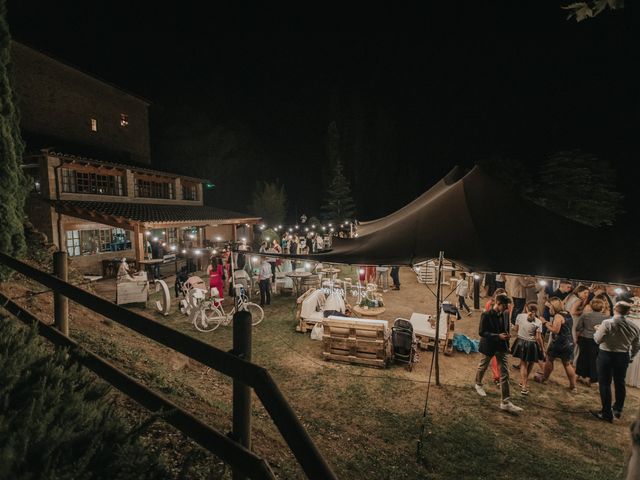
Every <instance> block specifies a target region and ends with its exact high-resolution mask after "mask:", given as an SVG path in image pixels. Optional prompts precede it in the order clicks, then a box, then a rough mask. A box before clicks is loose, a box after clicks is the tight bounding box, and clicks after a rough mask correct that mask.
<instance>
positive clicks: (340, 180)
mask: <svg viewBox="0 0 640 480" xmlns="http://www.w3.org/2000/svg"><path fill="white" fill-rule="evenodd" d="M321 210H322V212H323V217H324V219H325V220H327V221H332V222H334V223H341V222H343V221H345V220H352V219H353V217H354V215H355V214H356V209H355V204H354V202H353V197H352V196H351V189H350V188H349V181H348V180H347V178H346V177H345V176H344V174H343V173H342V162H340V161H338V162H337V163H336V165H335V167H334V170H333V180H332V181H331V184H330V185H329V188H328V189H327V192H326V194H325V202H324V204H323V205H322V207H321Z"/></svg>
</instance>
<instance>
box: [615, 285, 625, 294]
mask: <svg viewBox="0 0 640 480" xmlns="http://www.w3.org/2000/svg"><path fill="white" fill-rule="evenodd" d="M615 292H616V295H620V294H621V293H622V292H624V290H622V289H621V288H620V287H618V288H616V289H615Z"/></svg>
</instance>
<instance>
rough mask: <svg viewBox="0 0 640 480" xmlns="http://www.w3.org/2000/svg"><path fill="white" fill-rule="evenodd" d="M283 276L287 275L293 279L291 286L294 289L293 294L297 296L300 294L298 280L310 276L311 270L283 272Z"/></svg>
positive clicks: (300, 280)
mask: <svg viewBox="0 0 640 480" xmlns="http://www.w3.org/2000/svg"><path fill="white" fill-rule="evenodd" d="M284 275H285V277H289V278H290V279H291V280H293V287H294V289H295V296H296V298H298V297H299V296H300V282H302V279H303V278H304V277H310V276H311V272H287V273H285V274H284Z"/></svg>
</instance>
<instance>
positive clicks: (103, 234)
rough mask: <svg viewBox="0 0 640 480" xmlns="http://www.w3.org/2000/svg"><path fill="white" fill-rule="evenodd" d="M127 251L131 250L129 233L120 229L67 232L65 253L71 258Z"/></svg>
mask: <svg viewBox="0 0 640 480" xmlns="http://www.w3.org/2000/svg"><path fill="white" fill-rule="evenodd" d="M129 249H131V239H130V237H129V232H128V231H127V230H123V229H122V228H101V229H99V230H70V231H68V232H67V253H68V254H69V256H71V257H75V256H78V255H94V254H96V253H100V252H117V251H121V250H129Z"/></svg>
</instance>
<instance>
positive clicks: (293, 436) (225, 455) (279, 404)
mask: <svg viewBox="0 0 640 480" xmlns="http://www.w3.org/2000/svg"><path fill="white" fill-rule="evenodd" d="M0 263H3V264H5V265H6V266H8V267H10V268H12V269H14V270H15V271H17V272H19V273H21V274H23V275H25V276H27V277H29V278H31V279H33V280H35V281H37V282H39V283H41V284H43V285H45V286H47V287H49V288H50V289H52V290H53V291H54V292H55V293H58V294H62V295H64V296H65V297H67V298H69V299H70V300H73V301H74V302H76V303H78V304H80V305H83V306H84V307H87V308H89V309H90V310H92V311H94V312H96V313H99V314H100V315H103V316H105V317H107V318H109V319H110V320H113V321H114V322H117V323H119V324H121V325H123V326H125V327H127V328H130V329H131V330H134V331H136V332H138V333H140V334H142V335H144V336H145V337H148V338H150V339H152V340H155V341H156V342H158V343H160V344H162V345H165V346H167V347H169V348H172V349H174V350H176V351H178V352H180V353H182V354H184V355H186V356H188V357H190V358H192V359H194V360H196V361H198V362H200V363H202V364H204V365H206V366H208V367H210V368H212V369H214V370H216V371H218V372H220V373H223V374H225V375H227V376H229V377H232V378H234V379H236V380H238V381H240V382H242V383H244V384H245V385H247V386H249V387H251V388H253V390H254V391H255V393H256V395H257V396H258V398H259V399H260V401H261V402H262V404H263V406H264V407H265V409H266V410H267V412H268V413H269V415H270V416H271V418H272V420H273V422H274V424H275V425H276V427H277V428H278V430H279V431H280V433H281V435H282V437H283V438H284V440H285V442H286V443H287V445H288V446H289V448H290V449H291V451H292V453H293V454H294V456H295V457H296V459H297V461H298V463H299V464H300V466H301V467H302V469H303V470H304V472H305V474H306V475H307V477H308V478H311V479H323V480H324V479H334V478H337V477H336V476H335V474H334V473H333V471H332V470H331V467H330V466H329V465H328V464H327V462H326V461H325V459H324V458H323V456H322V454H321V453H320V451H319V450H318V448H317V447H316V445H315V443H314V442H313V440H312V439H311V437H310V436H309V434H308V433H307V431H306V430H305V428H304V427H303V426H302V423H301V422H300V420H299V419H298V417H297V416H296V414H295V412H294V411H293V410H292V409H291V406H290V405H289V404H288V402H287V400H286V399H285V397H284V395H283V394H282V392H281V391H280V389H279V388H278V386H277V384H276V383H275V381H274V380H273V378H272V377H271V375H270V374H269V372H268V371H267V370H266V369H264V368H263V367H260V366H258V365H255V364H253V363H250V362H247V361H245V360H243V359H241V358H239V357H237V356H235V355H232V354H231V353H227V352H224V351H222V350H219V349H217V348H215V347H213V346H211V345H209V344H207V343H205V342H202V341H200V340H198V339H196V338H193V337H190V336H188V335H186V334H184V333H182V332H179V331H177V330H174V329H172V328H169V327H167V326H166V325H163V324H161V323H159V322H156V321H155V320H152V319H150V318H147V317H143V316H142V315H139V314H137V313H135V312H132V311H130V310H127V309H125V308H122V307H120V306H118V305H115V304H113V303H111V302H109V301H108V300H105V299H103V298H100V297H97V296H95V295H93V294H91V293H89V292H87V291H86V290H82V289H81V288H78V287H76V286H74V285H71V284H69V283H67V282H64V281H62V280H60V279H58V278H56V277H54V276H52V275H50V274H48V273H46V272H43V271H41V270H38V269H36V268H34V267H32V266H30V265H28V264H26V263H24V262H21V261H19V260H16V259H15V258H12V257H9V256H7V255H5V254H3V253H0ZM2 298H4V300H3V304H4V303H6V302H7V301H8V300H9V299H8V298H6V297H5V296H2ZM12 303H13V302H10V303H6V304H7V306H9V305H11V304H12ZM13 305H14V306H13V307H12V308H14V310H15V311H18V310H17V309H16V307H17V305H16V304H13ZM21 310H23V309H21ZM23 311H24V310H23ZM22 315H24V313H22ZM34 318H35V317H34ZM49 330H54V331H55V329H53V328H49ZM55 333H57V334H59V332H57V331H55ZM49 335H50V336H51V337H54V336H55V335H54V334H53V333H51V332H49ZM60 335H61V334H60ZM62 336H63V337H64V335H62ZM65 339H66V341H68V342H72V340H70V339H68V338H66V337H65ZM72 344H73V345H72ZM67 345H68V346H73V347H74V348H75V347H78V346H77V344H75V342H72V343H68V344H67ZM88 358H94V359H95V358H99V357H97V356H95V355H93V356H92V357H88ZM96 363H100V368H103V369H104V371H103V372H102V373H104V372H106V370H108V367H106V366H105V365H104V364H107V362H105V361H104V360H102V359H100V362H96ZM107 365H108V364H107ZM109 366H110V365H109ZM110 367H111V368H112V369H115V367H113V366H110ZM115 370H117V369H115ZM94 371H95V370H94ZM96 373H98V374H100V372H96ZM120 373H121V374H123V373H122V372H120ZM123 375H126V374H123ZM101 376H102V375H101ZM116 376H117V377H118V380H119V381H121V384H120V385H116V384H115V383H114V386H115V387H116V388H118V389H120V390H121V391H123V392H124V393H125V394H127V395H129V394H130V393H129V392H133V390H135V389H139V388H140V386H142V385H141V384H139V383H138V382H135V380H133V379H132V378H130V377H129V378H128V380H126V379H124V378H123V377H121V375H116ZM103 378H105V380H106V381H109V375H108V374H107V375H106V376H104V377H103ZM111 378H112V379H113V380H115V377H113V376H112V377H111ZM131 382H134V383H131ZM121 387H122V388H121ZM142 387H143V388H146V387H144V386H142ZM127 390H129V392H128V391H127ZM146 390H147V391H146V392H143V393H142V394H141V395H139V396H138V397H139V398H138V399H136V400H138V401H140V398H141V397H142V396H143V395H149V392H150V393H151V394H153V395H155V397H153V401H157V402H161V403H163V402H164V403H163V405H165V404H166V405H168V403H171V402H169V401H168V400H166V399H162V401H161V400H159V398H160V396H159V395H157V394H155V393H153V392H151V391H150V390H149V389H146ZM130 396H132V398H134V397H133V395H130ZM149 398H150V399H151V398H152V397H151V396H150V397H149ZM150 402H151V400H150ZM167 402H168V403H167ZM140 403H143V402H142V401H141V402H140ZM143 404H144V403H143ZM171 408H177V407H176V406H175V405H173V404H171ZM184 414H186V415H189V414H188V413H187V412H183V413H181V415H182V418H186V416H185V415H184ZM193 420H195V421H197V422H199V421H198V420H197V419H195V417H193ZM187 422H188V421H187ZM170 423H171V422H170ZM176 423H178V422H176ZM200 423H202V422H200ZM194 425H195V424H193V422H192V423H191V427H186V428H185V425H182V428H181V426H180V425H176V427H177V428H179V429H180V430H182V431H183V432H184V433H185V434H187V435H188V436H190V437H191V438H193V439H194V440H195V441H196V442H198V443H200V444H201V445H203V446H205V448H207V449H208V450H210V451H212V452H213V453H215V454H216V455H218V456H219V457H220V458H221V459H222V460H224V461H225V462H228V463H229V464H231V465H232V466H237V467H238V468H239V469H240V470H241V471H243V473H245V474H247V475H249V476H252V478H271V477H272V475H273V474H272V473H271V474H270V475H269V474H268V473H264V470H261V472H262V473H260V472H258V469H261V468H262V467H259V465H257V464H256V459H254V458H252V457H249V456H247V453H248V454H251V455H254V454H252V453H251V452H250V451H249V450H247V449H245V448H244V447H242V446H241V445H239V444H238V443H236V442H233V441H231V443H232V444H233V447H231V446H230V445H229V443H228V442H223V441H222V440H221V439H220V437H219V435H222V434H221V433H220V432H218V431H214V429H212V428H211V427H207V426H206V425H204V424H202V425H203V426H205V427H207V428H208V429H210V430H212V431H213V432H214V433H212V432H211V431H207V432H206V433H205V436H206V438H207V444H206V445H205V444H204V443H203V441H204V438H202V437H198V438H196V436H194V435H193V433H194V431H195V430H193V431H192V432H190V431H189V430H192V427H194ZM194 428H195V427H194ZM203 431H204V430H203ZM241 456H243V457H242V458H245V459H248V460H250V461H247V462H246V463H245V462H243V460H241V459H240V457H241ZM258 460H260V459H259V458H258ZM247 465H252V471H251V472H250V471H248V469H244V470H243V467H244V466H247ZM255 475H257V476H255ZM264 475H267V476H266V477H265V476H264Z"/></svg>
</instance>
